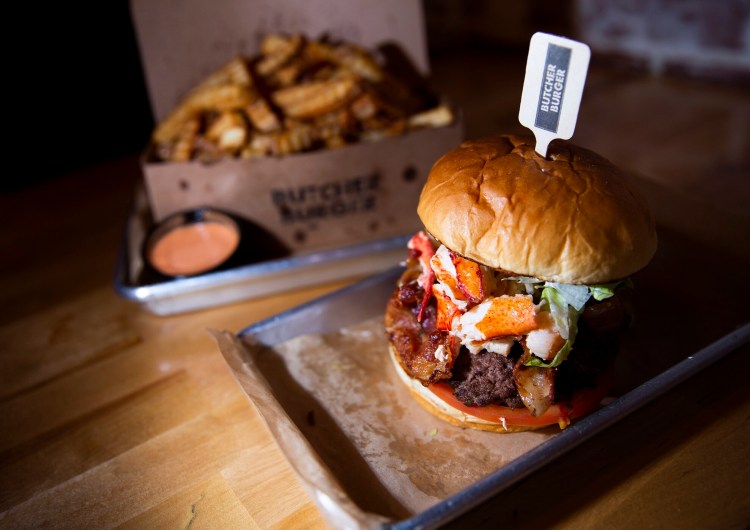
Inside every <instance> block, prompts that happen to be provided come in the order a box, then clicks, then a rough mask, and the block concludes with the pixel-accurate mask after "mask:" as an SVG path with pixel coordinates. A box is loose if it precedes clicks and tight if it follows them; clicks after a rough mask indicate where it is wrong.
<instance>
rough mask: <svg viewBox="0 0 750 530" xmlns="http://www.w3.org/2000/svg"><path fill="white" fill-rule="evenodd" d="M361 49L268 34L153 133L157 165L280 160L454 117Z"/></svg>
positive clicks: (203, 85)
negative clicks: (252, 52)
mask: <svg viewBox="0 0 750 530" xmlns="http://www.w3.org/2000/svg"><path fill="white" fill-rule="evenodd" d="M453 119H454V117H453V111H452V109H451V108H449V107H448V106H446V105H438V106H431V105H430V103H429V102H428V101H427V100H426V99H425V98H423V97H422V96H421V95H417V91H416V90H413V89H412V88H411V87H409V86H407V85H406V84H405V83H402V82H400V81H399V80H398V79H397V78H396V77H394V76H393V75H392V74H391V73H390V72H387V71H386V70H385V69H384V68H383V67H381V66H380V64H379V63H378V62H377V61H376V59H375V57H374V56H373V55H372V54H370V53H369V52H367V51H366V50H364V49H362V48H361V47H358V46H355V45H352V44H349V43H345V42H342V43H332V42H328V41H324V40H322V39H321V40H311V39H308V38H306V37H304V36H303V35H301V34H294V35H282V34H269V35H267V36H265V37H264V38H263V40H262V42H261V45H260V54H259V55H258V56H256V57H253V58H246V57H242V56H238V57H235V58H234V59H232V60H231V61H230V62H228V63H227V64H226V65H224V66H223V67H221V68H220V69H218V70H217V71H215V72H213V73H212V74H210V75H209V76H208V77H206V78H205V79H204V80H203V81H202V82H201V83H199V84H198V85H197V86H196V87H195V88H194V89H193V90H191V91H190V92H189V93H188V94H187V96H186V97H185V98H184V99H183V100H182V101H181V102H180V104H179V105H178V106H177V107H176V108H175V109H174V110H173V111H172V112H171V113H170V114H169V115H168V116H167V117H166V118H165V119H164V120H162V121H161V122H160V123H159V124H158V125H157V127H155V129H154V131H153V133H152V138H151V140H152V143H153V145H154V149H153V150H152V153H153V158H154V159H155V160H156V161H167V162H186V161H190V160H202V161H216V160H218V159H220V158H222V157H226V156H231V157H245V158H248V157H259V156H285V155H289V154H293V153H299V152H305V151H310V150H314V149H333V148H337V147H341V146H344V145H347V144H351V143H354V142H359V141H376V140H379V139H381V138H385V137H388V136H393V135H398V134H404V133H406V132H408V131H410V130H414V129H418V128H424V127H442V126H445V125H448V124H450V123H451V122H452V121H453Z"/></svg>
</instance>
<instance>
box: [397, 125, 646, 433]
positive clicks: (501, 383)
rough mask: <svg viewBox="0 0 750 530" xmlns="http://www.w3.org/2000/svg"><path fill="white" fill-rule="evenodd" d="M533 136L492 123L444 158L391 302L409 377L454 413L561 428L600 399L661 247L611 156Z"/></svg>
mask: <svg viewBox="0 0 750 530" xmlns="http://www.w3.org/2000/svg"><path fill="white" fill-rule="evenodd" d="M534 145H535V144H534V139H533V137H524V136H511V135H502V136H493V137H488V138H483V139H478V140H472V141H467V142H465V143H463V144H462V145H460V146H459V147H457V148H456V149H454V150H452V151H450V152H448V153H446V154H445V155H443V156H442V157H441V158H440V159H438V160H437V162H435V164H434V166H433V167H432V169H431V171H430V174H429V175H428V178H427V181H426V183H425V185H424V188H423V189H422V193H421V195H420V199H419V205H418V208H417V213H418V215H419V217H420V219H421V221H422V223H423V225H424V230H421V231H419V232H417V233H416V234H414V236H413V237H412V238H411V240H410V241H409V243H408V245H407V247H408V249H407V250H406V256H407V257H406V260H405V262H404V265H405V268H404V272H403V274H402V275H401V276H400V278H399V280H398V284H397V286H396V288H395V289H394V292H393V294H392V296H391V297H390V299H389V301H388V304H387V307H386V310H385V328H386V334H387V338H388V342H389V350H390V354H391V359H392V361H393V365H394V367H395V369H396V371H397V372H398V374H399V376H400V378H401V380H402V381H403V382H404V383H405V384H406V385H407V386H408V388H409V390H410V392H411V394H412V395H413V396H414V397H415V398H416V400H417V401H418V402H419V403H420V404H422V405H423V406H424V407H425V408H427V409H428V410H429V411H430V412H432V413H433V414H435V415H437V416H439V417H440V418H442V419H444V420H446V421H448V422H450V423H453V424H455V425H459V426H464V427H470V428H475V429H481V430H488V431H496V432H513V431H525V430H530V429H539V428H544V427H548V426H553V425H558V426H559V427H560V428H565V427H567V426H568V425H569V424H570V422H571V421H572V420H573V419H575V418H577V417H581V416H583V415H585V414H588V413H590V412H591V411H593V410H594V409H596V408H597V407H598V406H600V404H601V402H602V400H603V398H605V397H606V396H607V393H608V391H609V390H610V389H611V386H612V384H613V363H614V359H615V357H616V354H617V350H618V342H619V340H618V339H619V338H620V336H621V334H622V333H623V332H624V331H625V330H626V329H627V328H628V326H629V323H630V320H631V317H630V310H629V304H628V296H629V295H628V293H632V288H633V282H632V280H631V278H630V277H631V276H632V275H633V274H634V273H636V272H637V271H639V270H641V269H642V268H643V267H645V266H646V265H647V264H648V263H649V261H650V260H651V258H652V257H653V255H654V253H655V252H656V246H657V237H656V231H655V227H654V224H655V223H654V220H653V217H652V216H651V214H650V212H649V210H648V207H647V205H646V203H645V201H644V199H643V198H642V197H641V196H640V195H639V194H638V193H637V192H636V191H635V190H634V189H632V188H631V187H630V186H629V185H628V182H627V178H626V176H625V175H624V174H623V173H622V172H621V171H620V170H619V169H618V168H617V167H616V166H615V165H613V164H612V163H611V162H609V161H608V160H606V159H605V158H603V157H601V156H599V155H597V154H596V153H594V152H592V151H590V150H587V149H584V148H581V147H579V146H576V145H574V144H572V143H569V142H564V141H559V140H558V141H556V142H553V143H552V144H551V145H550V147H549V150H548V154H547V157H546V158H545V157H542V156H540V155H538V154H537V153H536V152H535V150H534Z"/></svg>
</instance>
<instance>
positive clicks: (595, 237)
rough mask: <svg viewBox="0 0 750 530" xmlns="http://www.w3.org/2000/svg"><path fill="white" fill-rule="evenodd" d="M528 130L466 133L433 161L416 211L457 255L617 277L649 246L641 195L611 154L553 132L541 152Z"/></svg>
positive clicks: (644, 257) (647, 255)
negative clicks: (484, 135)
mask: <svg viewBox="0 0 750 530" xmlns="http://www.w3.org/2000/svg"><path fill="white" fill-rule="evenodd" d="M534 145H535V141H534V138H533V137H531V136H528V137H526V136H511V135H503V136H493V137H488V138H483V139H478V140H471V141H467V142H464V143H463V144H461V145H460V146H459V147H457V148H456V149H454V150H452V151H450V152H448V153H446V154H445V155H443V156H442V157H441V158H440V159H438V161H437V162H435V164H434V166H433V167H432V170H431V171H430V174H429V176H428V178H427V182H426V183H425V186H424V188H423V190H422V193H421V196H420V200H419V206H418V208H417V213H418V214H419V217H420V218H421V220H422V223H423V224H424V227H425V229H426V230H427V231H428V232H430V234H432V235H433V236H434V237H435V238H436V239H438V240H439V241H440V242H441V243H443V244H444V245H445V246H447V247H448V248H450V249H451V250H453V251H454V252H457V253H458V254H461V255H462V256H464V257H467V258H469V259H472V260H474V261H477V262H479V263H482V264H485V265H487V266H489V267H492V268H496V269H504V270H506V271H510V272H513V273H515V274H519V275H524V276H533V277H535V278H539V279H541V280H547V281H554V282H560V283H570V284H588V285H590V284H597V283H606V282H610V281H614V280H620V279H623V278H625V277H627V276H630V275H631V274H633V273H635V272H637V271H639V270H640V269H642V268H643V267H644V266H646V264H648V262H649V261H650V260H651V258H652V257H653V255H654V253H655V252H656V230H655V227H654V224H655V223H654V219H653V217H652V216H651V213H650V212H649V210H648V207H647V205H646V202H645V200H644V199H643V198H642V197H641V196H640V195H639V194H638V193H637V192H636V191H635V190H633V189H632V188H631V187H630V186H629V185H628V183H627V177H626V176H625V175H624V174H623V173H622V172H621V171H620V170H619V169H618V168H617V167H616V166H615V165H614V164H612V163H611V162H609V161H608V160H606V159H605V158H603V157H601V156H599V155H597V154H596V153H594V152H592V151H590V150H588V149H584V148H581V147H578V146H576V145H574V144H572V143H570V142H563V141H559V140H558V141H556V142H553V143H552V144H551V145H550V146H549V149H548V152H547V158H543V157H541V156H540V155H538V154H537V153H536V152H535V151H534Z"/></svg>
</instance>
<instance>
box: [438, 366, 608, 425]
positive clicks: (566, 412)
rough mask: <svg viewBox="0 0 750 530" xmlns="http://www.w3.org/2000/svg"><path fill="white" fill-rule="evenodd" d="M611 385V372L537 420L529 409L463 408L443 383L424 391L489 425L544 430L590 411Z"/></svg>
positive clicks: (493, 406)
mask: <svg viewBox="0 0 750 530" xmlns="http://www.w3.org/2000/svg"><path fill="white" fill-rule="evenodd" d="M611 383H612V370H609V371H607V372H605V373H604V374H602V375H601V376H600V377H599V380H598V381H597V386H596V387H594V388H583V389H580V390H578V391H576V392H575V393H574V394H573V398H572V399H571V400H570V401H566V402H565V403H557V404H555V405H552V406H551V407H550V408H548V409H547V410H546V411H545V412H544V414H542V415H541V416H533V415H532V414H531V412H529V409H527V408H526V407H523V408H517V409H514V408H511V407H503V406H501V405H485V406H483V407H479V406H469V405H464V404H463V403H462V402H461V401H459V400H458V398H456V396H454V395H453V387H451V386H450V385H449V384H448V383H446V382H445V381H439V382H437V383H434V384H432V385H430V386H429V387H427V388H428V389H429V390H430V391H432V393H433V394H435V395H436V396H437V397H438V398H440V399H441V400H443V401H445V402H446V403H447V404H448V405H450V406H451V407H453V408H455V409H458V410H460V411H461V412H463V413H465V414H468V415H469V416H474V417H475V418H479V419H482V420H485V421H490V422H493V423H503V421H504V422H505V423H504V424H505V425H508V426H511V425H512V426H516V427H536V428H538V427H545V426H547V425H555V424H560V425H561V426H566V425H567V424H568V423H569V422H570V420H572V419H574V418H577V417H580V416H583V415H584V414H587V413H589V412H591V411H592V410H594V409H595V408H596V407H597V406H599V404H600V403H601V401H602V399H604V397H605V396H606V395H607V392H608V391H609V389H610V387H611Z"/></svg>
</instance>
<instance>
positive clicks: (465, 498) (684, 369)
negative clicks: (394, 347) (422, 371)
mask: <svg viewBox="0 0 750 530" xmlns="http://www.w3.org/2000/svg"><path fill="white" fill-rule="evenodd" d="M401 272H402V268H400V267H397V268H394V269H391V270H388V271H385V272H383V273H380V274H378V275H375V276H373V277H370V278H368V279H365V280H363V281H360V282H358V283H355V284H353V285H351V286H349V287H346V288H344V289H342V290H339V291H337V292H334V293H331V294H329V295H326V296H324V297H321V298H319V299H317V300H313V301H311V302H308V303H306V304H304V305H301V306H299V307H296V308H293V309H290V310H288V311H285V312H283V313H280V314H278V315H276V316H273V317H271V318H268V319H266V320H263V321H261V322H258V323H256V324H253V325H251V326H249V327H247V328H245V329H243V330H242V331H240V332H239V333H238V334H237V336H238V337H239V338H240V339H243V340H246V341H250V342H252V343H255V344H262V345H265V346H268V347H273V346H274V345H278V344H280V343H283V342H285V341H288V340H290V339H293V338H295V337H298V336H301V335H306V334H323V333H328V332H331V331H336V330H338V329H341V328H343V327H346V326H349V325H352V324H356V323H358V322H361V321H364V320H367V319H371V318H373V317H377V316H378V315H380V314H381V313H382V312H383V308H384V307H385V304H386V302H387V299H388V297H389V296H390V294H391V293H392V289H393V286H394V285H395V282H396V279H397V278H398V277H399V275H400V274H401ZM646 283H647V284H648V283H650V282H648V281H647V282H646ZM363 300H366V301H367V303H362V301H363ZM718 336H719V337H720V338H718V340H714V341H713V342H709V343H708V345H706V346H705V347H703V348H701V349H699V350H698V351H695V350H688V351H695V353H693V354H692V355H686V353H687V352H685V351H684V350H682V349H681V348H680V350H681V352H677V351H676V352H674V353H675V355H674V356H673V357H672V359H671V360H670V361H669V362H670V363H672V364H671V365H670V367H668V368H666V369H664V370H663V371H660V372H658V373H656V374H655V375H653V376H651V375H650V374H649V375H648V376H645V380H644V379H642V380H640V381H638V383H636V384H635V385H634V386H631V387H630V388H629V389H628V390H627V391H626V392H624V393H622V394H621V395H619V397H617V398H616V399H614V400H613V401H612V402H611V403H609V404H607V405H605V406H603V407H602V408H601V409H599V410H598V411H596V412H594V413H592V414H590V415H589V416H587V417H585V418H582V419H580V420H578V421H576V422H574V423H573V424H572V425H571V426H569V427H568V428H567V429H565V430H562V431H560V432H559V433H557V434H555V435H553V436H551V437H550V438H549V439H547V440H546V441H544V442H542V443H541V444H540V445H538V446H536V447H534V448H532V449H530V450H528V451H527V452H525V453H523V454H522V455H521V456H520V457H517V458H515V459H513V460H511V461H510V462H509V463H507V464H506V465H504V466H503V467H501V468H499V469H497V470H495V471H494V472H490V473H489V474H487V475H486V476H485V477H484V478H482V479H481V480H479V481H477V482H475V483H474V484H472V485H471V486H469V487H467V488H465V489H463V490H461V491H459V492H458V493H456V494H454V495H452V496H450V497H448V498H445V499H443V500H441V501H440V502H438V503H436V504H434V505H432V506H430V507H429V508H427V509H426V510H424V511H422V512H420V513H417V514H414V515H413V516H410V517H408V518H405V519H402V520H399V521H392V522H389V523H385V524H384V525H381V528H393V529H407V528H408V529H416V528H420V529H425V528H436V527H439V526H442V525H444V524H446V523H447V522H449V521H451V520H453V519H455V518H456V517H458V516H460V515H462V514H464V513H466V512H468V511H469V510H471V509H473V508H475V507H477V506H478V505H479V504H480V503H482V502H483V501H485V500H487V499H489V498H491V497H493V496H494V495H496V494H498V493H499V492H501V491H503V490H505V489H506V488H509V487H510V486H511V485H513V484H515V483H517V482H518V481H520V480H521V479H523V478H525V477H527V476H528V475H530V474H531V473H533V472H535V471H536V470H538V469H540V468H541V467H542V466H544V465H546V464H548V463H549V462H550V461H552V460H554V459H557V458H559V457H561V456H562V455H563V454H565V453H567V452H568V451H570V450H572V449H573V448H575V447H576V446H578V445H580V444H582V443H583V442H584V441H586V440H588V439H590V438H591V437H593V436H594V435H596V434H597V433H600V432H601V431H603V430H604V429H606V428H607V427H609V426H611V425H612V424H614V423H616V422H618V421H620V420H622V419H623V418H624V417H626V416H627V415H629V414H631V413H633V412H634V411H636V410H637V409H639V408H640V407H642V406H644V405H645V404H647V403H648V402H650V401H652V400H654V399H656V398H657V397H659V396H661V395H662V394H664V393H666V392H667V391H669V390H670V389H671V388H673V387H675V386H676V385H678V384H679V383H681V382H683V381H685V380H687V379H688V378H690V377H692V376H693V375H695V374H697V373H698V372H699V371H701V370H703V369H704V368H706V367H707V366H709V365H710V364H712V363H714V362H716V361H718V360H720V359H721V358H723V357H724V356H726V355H727V354H729V353H730V352H732V351H733V350H735V349H737V348H739V347H741V346H742V345H744V344H746V343H748V342H749V341H750V323H747V321H745V322H744V323H741V324H739V325H735V326H734V327H733V328H730V331H729V332H728V333H726V334H724V335H723V336H722V335H718ZM658 369H659V370H661V368H658ZM498 436H502V435H498ZM508 436H512V435H508Z"/></svg>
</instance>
